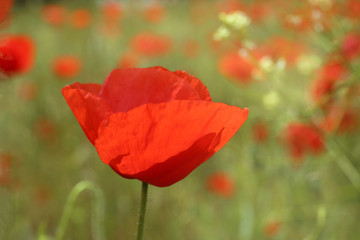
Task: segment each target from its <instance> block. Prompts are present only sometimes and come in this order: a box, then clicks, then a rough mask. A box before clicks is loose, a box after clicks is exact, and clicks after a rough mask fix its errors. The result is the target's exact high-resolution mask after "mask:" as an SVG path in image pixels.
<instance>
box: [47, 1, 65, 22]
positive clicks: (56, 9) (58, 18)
mask: <svg viewBox="0 0 360 240" xmlns="http://www.w3.org/2000/svg"><path fill="white" fill-rule="evenodd" d="M41 16H42V18H43V19H44V21H46V22H47V23H49V24H51V25H54V26H60V25H62V24H64V22H65V19H66V9H65V8H64V7H63V6H61V5H56V4H51V5H46V6H44V7H43V9H42V11H41Z"/></svg>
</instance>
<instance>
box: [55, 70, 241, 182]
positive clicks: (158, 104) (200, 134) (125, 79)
mask: <svg viewBox="0 0 360 240" xmlns="http://www.w3.org/2000/svg"><path fill="white" fill-rule="evenodd" d="M62 93H63V95H64V97H65V99H66V101H67V103H68V105H69V107H70V108H71V110H72V111H73V113H74V115H75V117H76V118H77V120H78V122H79V123H80V125H81V127H82V129H83V130H84V132H85V134H86V135H87V137H88V139H89V140H90V141H91V143H92V144H94V146H95V147H96V150H97V152H98V154H99V156H100V158H101V160H102V161H103V162H104V163H106V164H108V165H109V166H110V167H111V168H112V169H113V170H114V171H116V172H117V173H118V174H119V175H121V176H123V177H125V178H132V179H133V178H135V179H139V180H141V181H144V182H147V183H149V184H152V185H155V186H159V187H165V186H169V185H172V184H174V183H176V182H178V181H180V180H181V179H183V178H184V177H186V176H187V175H188V174H190V173H191V172H192V171H193V170H194V169H195V168H196V167H198V166H199V165H200V164H202V163H203V162H205V161H206V160H207V159H208V158H210V157H211V156H212V155H213V154H214V153H215V152H217V151H218V150H219V149H221V148H222V147H223V146H224V145H225V144H226V143H227V142H228V141H229V140H230V138H231V137H232V136H233V135H234V134H235V133H236V131H237V130H238V129H239V128H240V127H241V125H242V124H243V123H244V122H245V120H246V118H247V115H248V109H247V108H244V109H240V108H238V107H234V106H228V105H226V104H223V103H215V102H212V101H211V98H210V95H209V92H208V90H207V88H206V86H205V85H203V84H202V83H201V82H200V80H198V79H197V78H195V77H193V76H191V75H189V74H187V73H186V72H183V71H175V72H171V71H169V70H167V69H165V68H162V67H150V68H130V69H116V70H114V71H113V72H112V73H111V74H110V75H109V76H108V78H107V79H106V81H105V82H104V84H103V85H102V86H101V85H99V84H80V83H74V84H72V85H70V86H66V87H64V88H63V89H62Z"/></svg>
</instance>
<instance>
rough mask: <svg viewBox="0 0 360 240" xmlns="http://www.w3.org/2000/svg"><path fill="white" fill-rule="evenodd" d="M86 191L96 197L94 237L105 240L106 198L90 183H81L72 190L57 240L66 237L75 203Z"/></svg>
mask: <svg viewBox="0 0 360 240" xmlns="http://www.w3.org/2000/svg"><path fill="white" fill-rule="evenodd" d="M85 190H89V191H91V192H92V193H93V196H94V207H93V216H92V231H93V237H94V239H96V240H102V239H105V237H104V231H103V224H104V196H103V193H102V191H101V189H100V188H99V187H98V186H97V185H95V184H94V183H93V182H90V181H81V182H79V183H78V184H76V186H75V187H74V188H73V189H72V190H71V192H70V194H69V196H68V199H67V202H66V205H65V209H64V212H63V215H62V217H61V220H60V224H59V227H58V229H57V232H56V236H55V240H62V239H63V238H64V236H65V231H66V229H67V225H68V222H69V220H70V217H71V214H72V212H73V209H74V206H75V202H76V200H77V198H78V196H79V195H80V193H82V192H83V191H85Z"/></svg>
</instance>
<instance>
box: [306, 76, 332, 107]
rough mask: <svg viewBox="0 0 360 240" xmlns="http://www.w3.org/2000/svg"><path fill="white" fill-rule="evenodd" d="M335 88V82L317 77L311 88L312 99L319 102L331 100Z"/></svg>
mask: <svg viewBox="0 0 360 240" xmlns="http://www.w3.org/2000/svg"><path fill="white" fill-rule="evenodd" d="M334 89H335V85H334V82H332V81H328V80H323V79H317V80H315V81H314V82H313V86H312V88H311V92H312V99H313V100H314V101H315V102H317V103H321V104H322V103H327V102H328V101H329V100H330V97H331V94H332V93H333V92H334Z"/></svg>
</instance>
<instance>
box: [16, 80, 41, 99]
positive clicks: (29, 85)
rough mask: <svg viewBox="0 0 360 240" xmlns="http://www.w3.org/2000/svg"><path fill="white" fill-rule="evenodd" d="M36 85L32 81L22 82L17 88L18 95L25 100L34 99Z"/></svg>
mask: <svg viewBox="0 0 360 240" xmlns="http://www.w3.org/2000/svg"><path fill="white" fill-rule="evenodd" d="M37 91H38V89H37V85H36V84H35V83H33V82H24V83H22V84H21V85H20V88H19V92H18V93H19V97H20V98H21V99H23V100H25V101H31V100H34V99H35V97H36V95H37Z"/></svg>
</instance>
